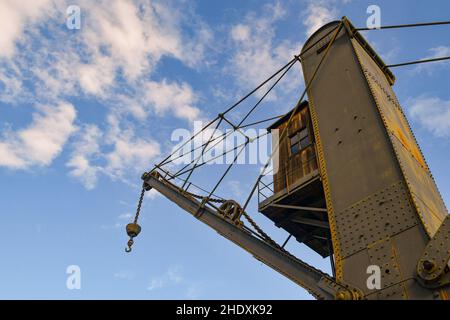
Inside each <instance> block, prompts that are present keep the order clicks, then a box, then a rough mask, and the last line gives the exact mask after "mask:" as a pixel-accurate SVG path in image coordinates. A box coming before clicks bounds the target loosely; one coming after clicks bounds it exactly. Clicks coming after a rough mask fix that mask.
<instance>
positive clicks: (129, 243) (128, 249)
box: [125, 237, 134, 252]
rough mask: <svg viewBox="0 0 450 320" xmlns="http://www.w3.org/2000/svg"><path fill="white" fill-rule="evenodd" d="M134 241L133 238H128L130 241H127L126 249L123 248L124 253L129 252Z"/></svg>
mask: <svg viewBox="0 0 450 320" xmlns="http://www.w3.org/2000/svg"><path fill="white" fill-rule="evenodd" d="M133 243H134V241H133V238H131V237H130V240H128V243H127V245H128V248H125V252H131V246H132V245H133Z"/></svg>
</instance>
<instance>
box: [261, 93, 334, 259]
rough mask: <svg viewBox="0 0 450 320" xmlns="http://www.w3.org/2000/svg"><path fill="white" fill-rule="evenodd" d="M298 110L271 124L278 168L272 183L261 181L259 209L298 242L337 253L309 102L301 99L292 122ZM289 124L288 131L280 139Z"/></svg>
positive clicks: (324, 251)
mask: <svg viewBox="0 0 450 320" xmlns="http://www.w3.org/2000/svg"><path fill="white" fill-rule="evenodd" d="M294 110H295V109H294ZM294 110H291V112H289V113H288V114H286V115H285V116H284V117H283V118H281V119H279V120H278V121H276V122H275V123H274V124H272V125H271V126H270V127H269V128H268V130H269V132H271V133H272V137H273V139H278V143H279V150H278V154H277V153H276V152H275V151H276V150H275V148H276V144H275V143H274V144H273V146H272V149H273V152H274V156H275V157H278V159H274V161H275V162H277V161H278V163H277V164H276V165H275V166H277V167H278V170H276V171H275V174H274V175H273V181H272V182H271V183H264V182H262V183H261V184H260V185H259V190H258V191H259V212H261V213H262V214H264V215H265V216H266V217H268V218H269V219H270V220H272V221H273V222H274V223H275V225H276V226H278V227H279V228H283V229H284V230H286V231H287V232H288V233H289V234H291V235H292V236H293V237H295V239H297V241H298V242H300V243H304V244H305V245H307V246H308V247H310V248H311V249H313V250H314V251H315V252H317V253H318V254H320V255H321V256H322V257H328V256H330V255H331V254H332V253H333V252H332V245H331V233H330V228H329V224H328V216H327V212H326V209H325V208H326V205H325V196H324V192H323V185H322V182H321V179H320V174H319V169H318V164H317V158H316V147H315V141H314V134H313V128H312V122H311V117H310V113H309V107H308V102H307V101H303V102H302V103H301V105H300V106H299V107H298V108H297V110H296V111H295V114H294V116H293V118H292V120H291V121H290V123H289V119H290V117H291V115H292V112H293V111H294ZM288 123H289V125H288ZM286 127H288V128H287V134H286V133H285V134H284V137H283V138H282V139H280V135H281V133H282V132H283V130H284V129H285V128H286ZM274 130H278V133H277V134H275V131H274ZM299 207H302V208H301V209H300V208H299Z"/></svg>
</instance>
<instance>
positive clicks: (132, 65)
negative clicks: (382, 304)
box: [0, 0, 450, 299]
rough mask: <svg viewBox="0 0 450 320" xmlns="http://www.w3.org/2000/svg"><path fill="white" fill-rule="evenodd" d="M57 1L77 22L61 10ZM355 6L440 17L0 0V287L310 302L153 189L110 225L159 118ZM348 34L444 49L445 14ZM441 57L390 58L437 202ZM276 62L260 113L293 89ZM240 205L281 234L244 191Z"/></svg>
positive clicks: (442, 142) (447, 197) (175, 113)
mask: <svg viewBox="0 0 450 320" xmlns="http://www.w3.org/2000/svg"><path fill="white" fill-rule="evenodd" d="M72 4H77V5H78V6H79V7H80V9H81V19H82V20H81V28H80V30H69V29H68V28H67V27H66V24H65V22H66V21H65V19H66V8H67V7H68V5H72ZM371 4H376V5H378V6H379V7H380V8H381V18H382V20H381V21H382V24H383V25H388V24H400V23H412V22H423V21H437V20H448V18H449V15H448V12H450V3H449V2H448V1H444V0H442V1H437V0H436V1H422V2H418V1H417V2H414V4H412V2H411V1H357V0H345V1H344V0H327V1H325V0H323V1H308V0H290V1H279V2H274V1H260V0H258V1H256V0H246V1H231V0H230V1H215V0H214V1H206V0H201V1H196V2H194V1H159V2H158V1H151V2H150V1H63V0H61V1H51V0H34V1H10V0H4V1H1V3H0V28H1V30H2V32H1V34H0V130H1V131H0V191H1V196H0V198H1V201H0V212H1V215H0V219H1V221H0V224H1V225H2V226H3V228H2V229H3V230H2V232H1V233H0V250H1V251H2V256H3V258H2V263H1V268H0V288H1V289H0V298H44V299H46V298H61V299H83V298H85V299H91V298H100V299H107V298H111V299H165V298H173V299H217V298H223V299H252V298H255V299H264V298H266V299H310V298H311V297H310V296H309V295H308V294H307V293H306V292H305V291H304V290H303V289H301V288H299V287H297V286H296V285H294V284H293V283H291V282H290V281H289V280H287V279H285V278H284V277H282V276H281V275H279V274H277V273H276V272H274V271H272V270H271V269H269V268H268V267H266V266H264V265H262V264H261V263H260V262H258V261H257V260H254V259H253V258H252V257H251V256H250V255H248V254H247V253H246V252H244V251H242V250H241V249H239V248H237V247H235V246H234V245H233V244H231V243H229V242H228V241H227V240H225V239H223V238H221V237H220V236H218V235H217V234H216V233H215V232H213V231H211V230H209V229H208V228H207V227H206V226H204V225H202V224H201V223H199V222H197V221H196V220H194V219H193V218H192V217H191V216H189V215H188V214H185V213H184V212H182V211H181V209H179V208H178V207H176V206H175V205H173V204H171V203H169V202H168V201H167V200H166V199H165V198H163V197H161V196H158V195H157V194H155V193H151V194H149V195H148V196H147V197H146V198H145V201H144V206H143V212H142V214H141V221H140V224H141V225H142V228H143V231H142V233H141V235H140V236H139V237H138V238H137V239H136V241H135V242H136V243H135V246H134V250H133V253H132V254H125V253H124V247H125V244H126V241H127V237H126V234H125V232H124V226H125V224H126V223H128V222H129V221H131V219H132V218H131V215H132V214H134V210H135V206H136V202H137V197H138V194H139V187H140V174H141V173H142V172H143V171H144V170H148V169H150V168H151V166H152V164H153V163H155V162H157V161H158V159H161V158H162V157H163V156H164V155H166V154H167V153H168V152H169V151H170V150H171V148H172V146H173V143H172V142H171V134H172V132H173V131H174V130H175V129H178V128H186V129H192V127H193V121H194V120H205V119H211V118H213V117H215V116H216V115H217V113H218V112H220V111H222V110H223V109H224V108H225V107H226V106H228V105H229V104H231V103H232V102H234V101H235V100H237V99H238V98H239V97H240V96H242V95H243V94H245V93H246V92H247V91H249V90H250V89H252V88H253V87H254V86H255V85H256V84H258V83H259V82H260V81H261V80H263V79H264V78H265V77H267V76H269V75H270V74H271V73H272V72H273V71H275V70H276V69H278V68H279V67H280V66H282V65H284V64H285V63H286V62H287V61H289V60H290V59H291V58H292V56H293V54H295V53H298V52H299V50H300V48H301V46H302V44H303V43H304V42H305V40H306V39H307V37H308V35H310V34H311V33H312V32H313V31H314V30H315V29H317V28H318V27H320V26H321V25H323V24H324V23H326V22H329V21H331V20H334V19H338V18H340V17H342V16H343V15H346V16H348V17H349V18H350V20H351V21H352V22H353V23H354V24H355V25H356V26H365V21H366V19H367V17H368V14H367V13H366V9H367V7H368V6H369V5H371ZM365 35H367V38H368V40H369V41H370V42H371V43H372V44H373V46H374V47H375V48H376V50H377V51H378V52H379V54H380V55H381V56H382V57H383V58H384V60H385V61H386V62H387V63H388V64H391V63H397V62H403V61H409V60H415V59H419V58H424V57H431V56H444V55H449V54H450V42H449V39H450V37H449V35H450V30H449V28H448V27H431V28H421V29H401V30H386V31H371V32H370V33H366V34H365ZM449 71H450V64H449V63H448V62H442V63H436V64H427V65H424V66H420V67H417V66H413V67H407V68H400V69H393V72H394V73H395V75H396V77H397V83H396V84H395V86H394V90H395V91H396V93H397V95H398V97H399V100H400V102H401V103H402V106H403V107H404V109H405V111H406V115H407V116H408V118H409V120H410V122H411V126H412V129H413V131H414V132H415V134H416V137H417V139H418V141H419V144H420V146H421V148H422V151H423V152H424V154H425V157H426V159H427V161H428V164H429V166H430V167H431V170H432V172H433V175H434V177H435V180H436V182H437V185H438V187H439V189H440V191H441V194H442V196H443V198H444V201H445V202H446V204H447V207H448V206H449V204H450V170H449V169H448V158H449V155H450V152H449V147H450V91H449V90H448V89H449V83H450V79H449V75H448V74H449ZM286 77H287V78H286V81H285V82H283V83H281V84H280V86H279V87H278V88H277V90H275V92H274V93H273V95H271V96H270V98H269V99H268V101H267V102H266V103H264V104H263V105H262V106H261V111H260V113H259V114H258V115H259V117H264V116H270V115H278V114H280V113H282V112H285V111H287V110H289V109H290V108H291V107H292V104H293V103H295V102H296V99H297V98H298V97H299V95H300V93H301V92H302V90H303V82H302V76H301V70H300V67H299V66H298V65H297V66H295V67H294V68H293V69H292V70H291V71H290V73H289V74H288V75H287V76H286ZM252 101H255V100H252ZM252 101H250V102H252ZM249 106H250V104H247V105H244V106H243V107H242V109H238V110H236V112H234V113H233V114H232V117H233V119H238V118H239V116H241V115H242V114H243V112H245V110H248V108H249ZM245 108H247V109H245ZM255 119H256V118H255ZM224 169H225V167H224V166H221V165H217V166H208V168H206V169H205V171H204V172H203V173H199V174H198V175H196V176H194V177H193V179H194V181H195V182H196V183H198V184H200V185H203V186H206V187H208V186H211V185H213V183H214V179H215V178H214V179H213V178H212V177H216V176H217V177H218V176H219V175H220V173H221V172H223V170H224ZM257 172H258V166H256V165H240V166H237V168H236V170H234V171H233V172H232V173H231V175H230V177H229V180H228V181H227V182H226V183H225V184H224V186H223V187H222V188H221V189H219V190H218V193H219V194H221V195H223V196H224V197H233V198H236V199H238V200H241V201H242V200H243V199H245V196H246V194H248V192H249V190H250V188H251V185H252V183H253V181H254V179H255V178H256V176H257ZM249 208H250V209H249V211H250V212H251V214H252V216H254V217H255V219H256V220H257V221H258V223H260V224H261V225H262V226H263V227H264V229H265V230H266V231H268V232H269V233H270V234H271V235H273V237H274V238H275V239H276V240H278V241H280V242H281V241H283V240H284V239H285V237H286V234H285V233H284V232H283V231H281V230H279V229H277V228H276V227H274V226H273V225H272V224H271V222H270V221H268V220H267V219H265V218H264V217H262V216H261V215H260V214H258V213H257V212H256V201H253V202H252V203H251V205H250V207H249ZM288 249H289V250H290V251H292V252H293V253H295V254H297V255H298V256H300V257H301V258H303V259H305V260H306V261H308V262H310V263H313V264H315V265H317V266H318V267H320V268H321V269H322V270H325V271H329V266H328V260H327V259H322V258H321V257H319V256H318V255H316V254H315V253H313V252H311V251H309V250H308V249H306V248H305V247H303V246H301V245H297V244H296V243H294V241H292V242H290V243H289V244H288ZM69 265H78V266H79V267H80V268H81V286H82V287H81V290H68V289H67V288H66V279H67V276H68V275H67V274H66V268H67V267H68V266H69Z"/></svg>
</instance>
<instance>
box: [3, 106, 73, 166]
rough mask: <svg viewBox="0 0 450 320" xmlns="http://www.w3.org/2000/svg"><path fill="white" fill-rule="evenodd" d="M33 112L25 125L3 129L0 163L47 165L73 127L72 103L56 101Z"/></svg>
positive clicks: (55, 155)
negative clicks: (31, 118) (20, 128)
mask: <svg viewBox="0 0 450 320" xmlns="http://www.w3.org/2000/svg"><path fill="white" fill-rule="evenodd" d="M39 111H40V112H39V113H34V114H33V122H32V123H31V124H30V125H29V127H27V128H25V129H22V130H19V131H16V132H7V133H6V134H4V137H3V138H2V139H1V140H0V166H6V167H8V168H11V169H23V168H28V167H31V166H48V165H50V164H51V162H52V161H53V159H55V158H56V157H57V156H58V155H59V154H60V152H61V151H62V149H63V147H64V145H65V143H66V141H67V139H68V138H69V136H70V135H71V134H72V133H73V132H74V131H75V130H76V128H75V125H74V121H75V117H76V111H75V108H74V107H73V105H71V104H69V103H67V102H59V103H58V104H57V105H56V106H41V107H40V108H39Z"/></svg>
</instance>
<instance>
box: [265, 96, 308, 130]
mask: <svg viewBox="0 0 450 320" xmlns="http://www.w3.org/2000/svg"><path fill="white" fill-rule="evenodd" d="M306 106H308V101H307V100H304V101H303V102H302V103H301V104H300V107H299V108H297V111H296V112H295V114H297V113H299V112H300V110H302V109H303V108H304V107H306ZM294 109H295V108H293V109H292V110H291V111H289V112H288V113H286V114H285V115H284V116H282V117H281V118H280V119H278V120H277V121H275V122H274V123H272V124H271V125H270V127H268V128H267V130H268V131H271V130H272V129H275V128H278V127H279V126H280V125H281V124H282V123H284V122H286V121H288V120H289V117H290V116H291V114H292V112H293V111H294Z"/></svg>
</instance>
